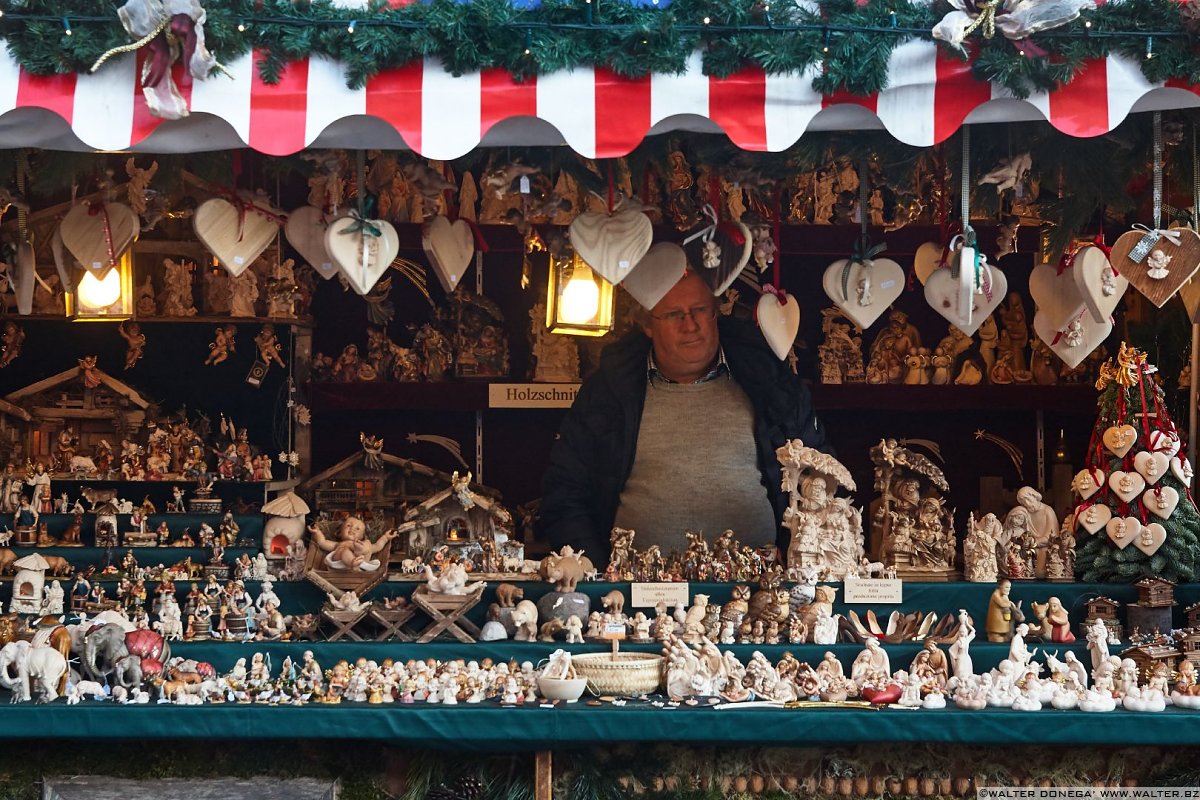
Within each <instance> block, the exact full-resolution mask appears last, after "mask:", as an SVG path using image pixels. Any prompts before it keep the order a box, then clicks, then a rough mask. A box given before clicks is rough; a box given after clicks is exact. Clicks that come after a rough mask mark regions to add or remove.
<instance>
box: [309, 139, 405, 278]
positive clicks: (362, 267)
mask: <svg viewBox="0 0 1200 800" xmlns="http://www.w3.org/2000/svg"><path fill="white" fill-rule="evenodd" d="M357 172H358V208H357V209H356V210H355V211H354V212H353V214H352V215H351V216H349V217H342V218H341V219H335V220H334V221H333V222H331V223H329V228H328V229H327V230H326V231H325V249H326V250H327V251H329V256H330V258H332V259H333V261H334V263H336V264H337V265H338V269H340V270H341V271H342V276H343V277H344V278H345V279H346V282H347V283H349V284H350V287H351V288H352V289H354V291H356V292H358V293H359V294H360V295H364V296H365V295H367V294H368V293H370V291H371V289H372V288H374V286H375V284H376V283H378V281H379V279H380V278H382V277H383V273H385V272H387V270H388V268H389V267H390V266H391V265H392V261H393V260H394V259H395V258H396V254H397V253H399V252H400V237H399V236H397V234H396V229H395V228H394V227H392V223H390V222H388V221H387V220H383V219H371V213H372V211H373V210H374V207H375V199H374V198H373V197H368V195H367V188H366V158H365V154H364V153H363V151H361V150H359V151H358V163H357Z"/></svg>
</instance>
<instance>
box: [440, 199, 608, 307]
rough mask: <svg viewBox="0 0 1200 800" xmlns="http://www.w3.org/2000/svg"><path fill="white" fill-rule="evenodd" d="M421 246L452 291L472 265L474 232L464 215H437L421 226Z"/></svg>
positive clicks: (447, 290)
mask: <svg viewBox="0 0 1200 800" xmlns="http://www.w3.org/2000/svg"><path fill="white" fill-rule="evenodd" d="M421 249H423V250H424V251H425V256H426V258H428V259H429V263H430V264H432V265H433V271H434V272H435V273H437V277H438V281H439V282H440V283H441V284H442V288H443V289H445V290H446V294H449V293H450V292H453V291H454V289H455V288H456V287H457V286H458V282H459V281H461V280H462V278H463V274H464V273H466V271H467V270H468V269H469V268H470V266H471V258H472V257H473V256H474V255H475V232H474V231H473V230H471V224H470V223H469V222H467V221H466V220H465V219H459V220H455V221H454V222H451V221H450V220H449V219H447V218H446V217H443V216H437V217H434V218H433V219H431V220H428V221H427V222H426V223H425V227H424V228H422V230H421ZM584 260H585V261H586V260H587V259H584Z"/></svg>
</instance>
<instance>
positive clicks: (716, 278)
mask: <svg viewBox="0 0 1200 800" xmlns="http://www.w3.org/2000/svg"><path fill="white" fill-rule="evenodd" d="M704 215H705V216H706V217H708V223H709V224H707V225H705V226H704V227H703V228H700V229H699V230H696V231H693V232H692V233H689V234H688V235H687V237H686V238H685V239H684V240H683V249H684V252H686V253H687V256H688V263H689V264H691V265H692V268H693V269H695V270H696V273H697V274H698V275H699V276H700V277H701V278H702V279H703V280H704V282H705V283H706V284H707V285H708V288H709V289H710V290H711V291H712V293H713V294H714V295H721V294H724V292H725V290H726V289H728V288H729V286H730V284H732V283H733V282H734V281H735V280H737V276H738V275H741V274H742V270H744V269H745V268H746V265H747V264H749V263H750V259H751V257H752V256H753V255H754V234H753V233H752V232H751V230H750V229H749V228H748V227H746V226H745V225H743V224H742V223H740V222H721V221H720V220H719V219H718V218H717V212H716V211H714V210H713V207H712V206H705V207H704ZM789 346H790V345H789Z"/></svg>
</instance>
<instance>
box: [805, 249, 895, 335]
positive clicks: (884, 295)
mask: <svg viewBox="0 0 1200 800" xmlns="http://www.w3.org/2000/svg"><path fill="white" fill-rule="evenodd" d="M821 285H822V286H823V287H824V288H825V294H826V295H828V296H829V299H830V300H832V301H833V304H834V305H836V306H837V307H838V308H840V309H841V310H842V313H843V314H845V315H846V316H847V317H848V318H849V319H851V320H853V321H854V323H855V324H857V325H858V327H860V328H863V329H866V328H869V327H871V324H872V323H874V322H875V320H877V319H879V317H880V316H881V315H882V314H883V312H884V311H887V309H888V307H889V306H891V304H892V303H893V302H895V300H896V298H898V297H899V296H900V295H901V294H902V293H903V292H904V269H903V268H902V267H901V266H900V265H899V264H897V263H896V262H895V261H893V260H892V259H890V258H875V259H868V260H867V261H865V262H863V261H854V260H851V259H846V258H843V259H842V260H841V261H835V262H833V263H832V264H830V265H829V266H828V267H827V268H826V269H825V275H824V277H823V278H822V280H821Z"/></svg>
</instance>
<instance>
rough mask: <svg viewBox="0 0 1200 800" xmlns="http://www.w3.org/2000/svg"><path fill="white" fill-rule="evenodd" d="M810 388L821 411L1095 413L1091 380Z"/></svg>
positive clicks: (1094, 399) (814, 401)
mask: <svg viewBox="0 0 1200 800" xmlns="http://www.w3.org/2000/svg"><path fill="white" fill-rule="evenodd" d="M811 388H812V395H813V405H814V406H815V407H816V409H817V410H818V411H851V410H878V411H899V412H913V413H929V412H940V413H948V412H955V411H993V412H1008V411H1030V412H1032V411H1055V412H1059V413H1067V414H1090V415H1094V414H1095V413H1096V390H1095V389H1094V388H1092V386H1091V385H1090V384H1086V383H1081V384H1064V385H1061V386H1035V385H1015V384H1013V385H1008V386H905V385H903V384H887V385H882V386H876V385H870V384H862V383H843V384H814V385H813V386H812V387H811Z"/></svg>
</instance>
